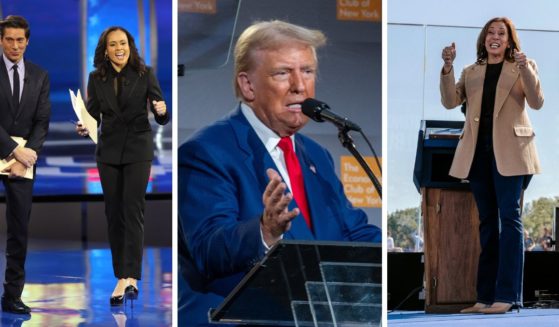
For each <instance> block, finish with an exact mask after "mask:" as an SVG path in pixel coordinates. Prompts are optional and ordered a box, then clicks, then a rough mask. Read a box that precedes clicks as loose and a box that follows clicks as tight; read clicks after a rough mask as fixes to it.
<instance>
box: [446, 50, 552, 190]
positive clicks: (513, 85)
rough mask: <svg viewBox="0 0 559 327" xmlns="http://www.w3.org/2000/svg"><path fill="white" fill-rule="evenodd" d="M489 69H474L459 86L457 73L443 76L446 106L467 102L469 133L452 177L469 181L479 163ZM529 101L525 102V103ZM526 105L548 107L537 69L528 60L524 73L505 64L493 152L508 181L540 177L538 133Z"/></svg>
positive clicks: (497, 101) (497, 100)
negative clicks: (476, 157) (477, 150)
mask: <svg viewBox="0 0 559 327" xmlns="http://www.w3.org/2000/svg"><path fill="white" fill-rule="evenodd" d="M486 68H487V65H486V64H485V63H482V64H473V65H470V66H468V67H466V68H464V70H463V71H462V75H461V76H460V80H459V81H458V83H456V85H455V80H454V68H453V69H452V70H451V71H450V73H448V74H446V75H443V74H442V72H441V83H440V88H441V101H442V104H443V106H444V107H445V108H447V109H452V108H455V107H456V106H458V105H460V104H462V103H463V102H464V101H466V105H467V110H466V121H465V122H464V131H463V132H462V135H460V141H459V142H458V146H457V148H456V153H455V154H454V160H453V161H452V166H451V168H450V172H449V174H450V175H451V176H454V177H457V178H462V179H465V178H467V177H468V174H469V172H470V167H471V165H472V161H473V159H474V153H475V148H476V143H477V136H478V130H479V120H480V116H481V98H482V94H483V82H484V79H485V70H486ZM525 100H526V101H525ZM525 102H528V105H529V106H530V107H531V108H533V109H540V108H541V107H542V105H543V92H542V90H541V86H540V80H539V78H538V69H537V66H536V63H535V62H534V61H533V60H528V65H526V68H524V69H518V68H517V67H516V64H515V63H511V62H508V61H506V60H505V62H504V63H503V69H502V71H501V76H500V77H499V81H498V82H497V92H496V94H495V108H494V112H493V151H494V153H495V160H496V162H497V170H498V171H499V173H500V174H501V175H503V176H517V175H531V174H538V173H539V172H540V162H539V159H538V153H537V151H536V145H535V142H534V137H535V134H534V131H533V129H532V124H531V123H530V119H529V118H528V113H527V112H526V108H525Z"/></svg>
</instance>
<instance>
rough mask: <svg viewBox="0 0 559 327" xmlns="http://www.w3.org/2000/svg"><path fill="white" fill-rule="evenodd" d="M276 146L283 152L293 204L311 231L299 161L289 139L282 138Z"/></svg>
mask: <svg viewBox="0 0 559 327" xmlns="http://www.w3.org/2000/svg"><path fill="white" fill-rule="evenodd" d="M278 146H279V147H280V149H281V150H282V151H283V157H284V159H285V165H286V166H287V174H288V175H289V180H290V181H291V192H292V193H293V198H294V199H295V203H297V206H298V207H299V209H300V210H301V213H302V214H303V217H304V218H305V221H306V222H307V226H308V227H309V229H310V230H312V222H311V215H310V212H309V205H308V204H307V195H306V194H305V184H304V182H303V171H302V170H301V165H300V164H299V159H297V155H296V154H295V151H293V143H292V142H291V138H290V137H288V136H286V137H282V138H281V140H280V141H279V143H278Z"/></svg>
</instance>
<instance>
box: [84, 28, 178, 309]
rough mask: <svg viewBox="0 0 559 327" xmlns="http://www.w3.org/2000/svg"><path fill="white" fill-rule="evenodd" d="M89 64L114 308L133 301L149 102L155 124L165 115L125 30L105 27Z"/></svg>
mask: <svg viewBox="0 0 559 327" xmlns="http://www.w3.org/2000/svg"><path fill="white" fill-rule="evenodd" d="M93 65H94V67H95V68H96V69H95V70H94V71H93V72H91V74H90V75H89V82H88V85H87V92H88V97H87V111H88V112H89V113H90V114H91V115H92V116H93V117H94V118H95V119H96V120H97V121H98V122H99V123H100V134H99V138H98V144H97V149H96V152H95V154H96V160H97V167H98V169H99V176H100V179H101V186H102V188H103V195H104V199H105V214H106V216H107V222H108V229H109V242H110V245H111V253H112V262H113V270H114V274H115V277H116V278H117V279H118V281H117V284H116V286H115V289H114V291H113V293H112V295H111V298H110V304H111V305H113V306H114V305H121V304H122V303H123V302H124V300H125V299H136V298H137V296H138V286H137V281H138V280H139V279H140V278H141V267H142V254H143V239H144V205H145V194H146V187H147V183H148V179H149V176H150V170H151V162H152V160H153V147H154V145H153V135H152V131H151V125H150V123H149V120H148V110H147V105H148V103H149V105H150V109H151V111H152V112H153V114H154V116H155V120H156V122H157V123H159V124H161V125H164V124H166V123H167V122H168V121H169V116H168V114H167V108H166V105H165V102H164V101H163V100H162V94H161V88H160V87H159V82H158V81H157V79H156V77H155V75H154V73H153V71H152V70H151V68H150V67H147V66H146V65H145V64H144V61H143V59H142V58H141V57H140V56H139V54H138V50H137V48H136V45H135V43H134V38H133V37H132V35H131V34H130V33H129V32H128V31H127V30H125V29H124V28H122V27H110V28H108V29H106V30H105V31H104V32H103V33H102V34H101V36H100V37H99V42H98V43H97V48H96V49H95V57H94V60H93ZM76 129H77V131H78V134H80V135H82V136H85V135H87V134H88V131H87V129H86V128H85V127H83V126H82V125H81V124H80V123H78V126H77V128H76Z"/></svg>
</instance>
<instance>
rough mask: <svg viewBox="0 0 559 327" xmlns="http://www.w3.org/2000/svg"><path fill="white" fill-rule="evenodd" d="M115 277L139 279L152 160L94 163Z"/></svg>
mask: <svg viewBox="0 0 559 327" xmlns="http://www.w3.org/2000/svg"><path fill="white" fill-rule="evenodd" d="M97 167H98V168H99V177H100V178H101V186H102V187H103V196H104V199H105V215H106V216H107V223H108V229H109V243H110V245H111V253H112V259H113V270H114V274H115V277H116V278H119V279H120V278H130V277H131V278H135V279H141V277H142V276H141V275H142V254H143V249H144V207H145V202H146V200H145V195H146V187H147V184H148V180H149V174H150V170H151V161H143V162H135V163H129V164H120V165H111V164H105V163H101V162H97Z"/></svg>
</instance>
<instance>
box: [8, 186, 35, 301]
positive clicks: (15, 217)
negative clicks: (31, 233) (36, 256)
mask: <svg viewBox="0 0 559 327" xmlns="http://www.w3.org/2000/svg"><path fill="white" fill-rule="evenodd" d="M2 182H3V183H4V188H5V190H6V227H7V241H6V274H5V276H4V296H6V297H9V298H19V297H21V293H22V292H23V286H24V284H25V258H26V257H27V238H28V235H27V234H28V226H29V218H30V215H31V205H32V202H33V182H34V180H32V179H31V180H30V179H10V178H8V177H2Z"/></svg>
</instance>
